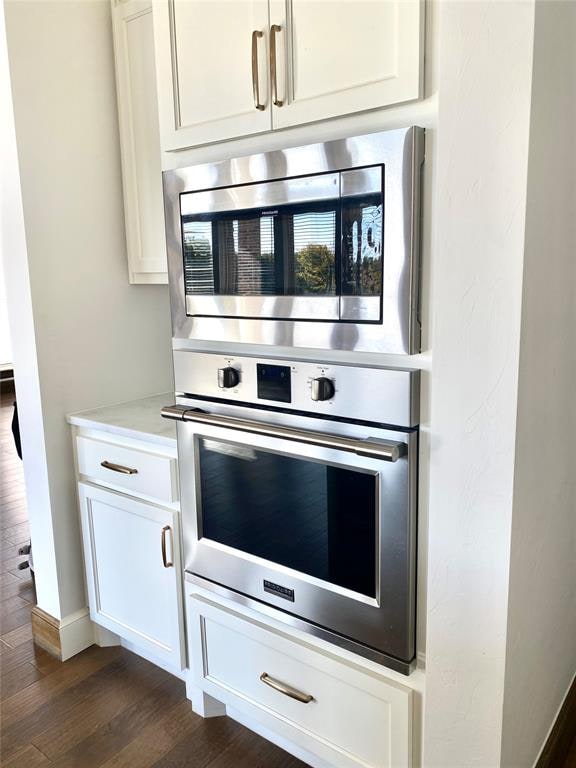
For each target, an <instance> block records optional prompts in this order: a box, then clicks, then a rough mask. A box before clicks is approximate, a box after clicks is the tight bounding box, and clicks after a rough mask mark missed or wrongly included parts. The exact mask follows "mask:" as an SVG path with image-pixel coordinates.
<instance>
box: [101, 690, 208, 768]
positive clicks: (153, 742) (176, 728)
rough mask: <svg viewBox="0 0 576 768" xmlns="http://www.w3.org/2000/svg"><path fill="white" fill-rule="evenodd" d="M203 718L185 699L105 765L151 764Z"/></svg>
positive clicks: (136, 767) (141, 767)
mask: <svg viewBox="0 0 576 768" xmlns="http://www.w3.org/2000/svg"><path fill="white" fill-rule="evenodd" d="M202 723H203V720H202V718H201V717H199V716H198V715H195V714H194V713H193V712H192V708H191V706H190V702H189V701H187V700H185V701H182V702H180V704H177V705H176V706H175V707H173V708H172V709H169V710H167V711H166V712H165V713H164V714H163V716H162V717H161V718H160V719H158V720H157V721H156V722H154V723H152V724H151V725H149V726H148V727H147V728H144V729H142V731H141V732H140V733H139V734H138V736H137V737H136V738H135V739H133V741H131V742H130V743H129V744H127V745H126V746H125V747H124V748H123V749H121V750H120V751H119V752H118V753H117V754H116V755H114V756H113V757H111V758H110V759H109V760H107V761H106V762H105V763H103V764H102V766H101V768H150V766H152V765H154V763H156V762H157V761H158V760H160V758H161V757H163V756H164V755H165V754H167V753H168V752H169V751H170V750H171V749H173V748H174V745H175V744H177V743H178V742H179V741H181V740H182V739H184V738H186V737H190V736H191V734H192V733H194V731H195V730H196V729H197V728H199V727H201V725H202Z"/></svg>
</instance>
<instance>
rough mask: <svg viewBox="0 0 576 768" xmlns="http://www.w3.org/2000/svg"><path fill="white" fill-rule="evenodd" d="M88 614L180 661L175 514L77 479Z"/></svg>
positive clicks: (178, 664) (172, 662)
mask: <svg viewBox="0 0 576 768" xmlns="http://www.w3.org/2000/svg"><path fill="white" fill-rule="evenodd" d="M78 491H79V498H80V512H81V520H82V537H83V541H84V557H85V561H86V563H85V565H86V578H87V586H88V598H89V605H90V617H91V619H92V621H94V622H96V623H97V624H100V625H101V626H103V627H106V629H109V630H110V631H112V632H114V633H116V634H117V635H119V636H120V637H122V638H124V639H125V640H128V641H130V642H132V643H134V644H135V645H137V646H138V647H140V648H142V649H143V650H146V651H148V652H149V653H150V654H151V655H152V656H153V657H155V658H157V659H158V660H161V661H163V662H165V663H166V664H167V665H169V666H170V667H173V668H175V669H183V668H184V666H185V645H184V632H183V622H182V616H183V605H182V588H181V574H182V565H181V557H180V531H179V513H178V511H175V510H169V509H164V508H162V507H159V506H156V505H154V504H149V503H145V502H142V501H137V500H136V499H132V498H129V497H127V496H124V495H122V494H119V493H115V492H113V491H109V490H107V489H104V488H98V487H95V486H93V485H89V484H87V483H79V484H78Z"/></svg>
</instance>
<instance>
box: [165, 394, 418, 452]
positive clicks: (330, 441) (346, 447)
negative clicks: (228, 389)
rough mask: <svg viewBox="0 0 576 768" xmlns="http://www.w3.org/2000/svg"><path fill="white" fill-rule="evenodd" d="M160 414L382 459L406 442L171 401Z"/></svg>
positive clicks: (400, 450) (397, 450)
mask: <svg viewBox="0 0 576 768" xmlns="http://www.w3.org/2000/svg"><path fill="white" fill-rule="evenodd" d="M161 415H162V416H163V417H164V418H165V419H174V420H176V421H193V422H196V423H197V424H207V425H209V426H214V427H224V428H225V429H233V430H237V431H239V432H249V433H250V434H257V435H265V436H266V437H277V438H279V439H281V440H290V441H293V442H298V443H306V444H307V445H315V446H318V447H319V448H330V449H334V450H336V451H344V452H346V453H354V454H356V455H357V456H365V457H367V458H372V459H381V460H383V461H392V462H394V461H398V459H399V458H401V457H402V456H404V455H405V453H406V445H405V443H400V442H385V441H381V442H378V443H376V442H372V441H367V440H366V441H364V440H354V439H351V438H347V437H340V436H338V435H330V434H325V433H322V432H308V431H306V430H303V429H289V428H288V427H280V426H275V425H274V424H262V423H261V422H259V421H251V420H248V419H236V418H233V417H231V416H221V415H219V414H213V413H204V412H202V411H197V410H194V409H190V408H187V407H186V406H182V405H169V406H166V407H165V408H162V410H161Z"/></svg>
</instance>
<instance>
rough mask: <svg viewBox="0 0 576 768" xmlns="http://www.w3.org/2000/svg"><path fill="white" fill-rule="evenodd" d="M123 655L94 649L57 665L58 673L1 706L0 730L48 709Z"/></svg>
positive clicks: (115, 651)
mask: <svg viewBox="0 0 576 768" xmlns="http://www.w3.org/2000/svg"><path fill="white" fill-rule="evenodd" d="M30 639H31V638H30ZM122 654H123V650H122V649H121V648H119V647H112V648H98V647H97V646H95V645H94V646H92V647H90V648H88V649H87V650H85V651H83V652H82V653H80V654H78V655H77V656H74V657H73V658H71V659H70V660H69V661H67V662H65V663H64V664H62V663H60V667H59V668H58V670H56V671H54V672H52V673H51V674H50V675H48V676H46V677H44V678H43V679H42V680H39V681H38V682H37V683H34V684H33V685H31V686H29V687H28V688H26V690H24V691H21V692H20V693H18V694H16V695H15V696H11V697H10V698H8V699H5V700H4V701H3V702H2V704H1V715H2V717H1V723H2V729H3V730H5V729H7V728H9V727H11V726H13V725H14V724H15V723H18V722H20V721H22V720H24V719H26V718H27V717H32V716H35V713H36V712H38V711H40V710H41V709H42V707H46V708H49V707H50V706H51V705H52V703H53V702H55V701H57V700H58V696H59V694H61V693H62V692H63V691H66V690H68V689H70V688H73V687H74V686H75V685H77V684H78V683H80V682H81V681H82V680H84V679H86V678H87V677H90V676H91V675H93V674H94V673H96V672H97V671H98V670H100V669H102V668H103V667H106V666H108V665H109V664H111V663H113V662H114V661H116V660H117V659H118V657H119V656H120V655H122ZM54 714H57V709H54Z"/></svg>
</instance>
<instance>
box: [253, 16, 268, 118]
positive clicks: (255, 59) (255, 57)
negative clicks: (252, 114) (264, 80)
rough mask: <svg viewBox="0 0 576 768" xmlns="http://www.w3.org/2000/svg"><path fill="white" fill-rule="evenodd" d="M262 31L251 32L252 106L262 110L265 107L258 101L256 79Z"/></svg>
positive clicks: (258, 87)
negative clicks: (259, 41) (259, 40)
mask: <svg viewBox="0 0 576 768" xmlns="http://www.w3.org/2000/svg"><path fill="white" fill-rule="evenodd" d="M263 36H264V33H263V32H261V31H260V30H259V29H255V30H254V32H252V92H253V95H254V108H255V109H257V110H258V111H259V112H263V111H264V110H265V109H266V107H265V105H264V104H261V103H260V83H259V80H258V39H259V38H260V37H263Z"/></svg>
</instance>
